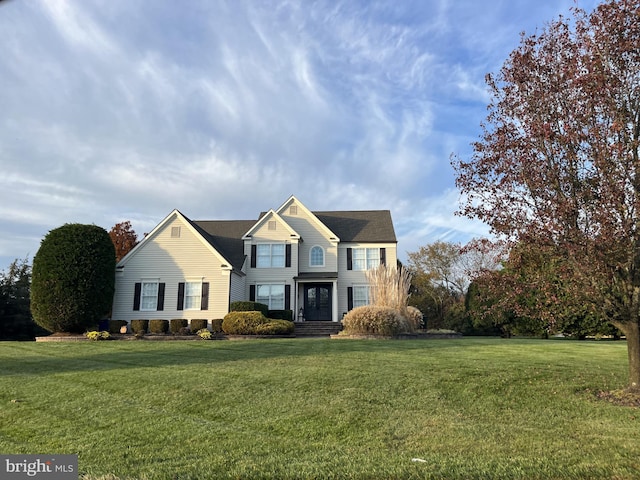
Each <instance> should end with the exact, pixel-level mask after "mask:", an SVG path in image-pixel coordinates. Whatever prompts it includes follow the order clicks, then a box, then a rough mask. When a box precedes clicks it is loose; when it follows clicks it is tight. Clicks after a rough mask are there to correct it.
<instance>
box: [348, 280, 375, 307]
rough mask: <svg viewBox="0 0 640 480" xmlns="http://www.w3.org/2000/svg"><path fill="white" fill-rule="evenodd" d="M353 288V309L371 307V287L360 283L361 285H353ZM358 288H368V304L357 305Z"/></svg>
mask: <svg viewBox="0 0 640 480" xmlns="http://www.w3.org/2000/svg"><path fill="white" fill-rule="evenodd" d="M352 288H353V308H356V307H362V306H364V305H370V304H371V285H369V284H366V283H359V284H355V285H352ZM356 288H358V289H360V288H366V291H367V302H366V303H363V304H357V305H356Z"/></svg>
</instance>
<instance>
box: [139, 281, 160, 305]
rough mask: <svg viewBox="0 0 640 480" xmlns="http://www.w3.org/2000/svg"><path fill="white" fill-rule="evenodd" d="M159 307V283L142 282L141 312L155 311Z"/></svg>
mask: <svg viewBox="0 0 640 480" xmlns="http://www.w3.org/2000/svg"><path fill="white" fill-rule="evenodd" d="M157 306H158V282H142V288H141V290H140V310H144V311H148V312H149V311H154V310H156V309H157Z"/></svg>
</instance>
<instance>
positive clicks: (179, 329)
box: [169, 318, 189, 335]
mask: <svg viewBox="0 0 640 480" xmlns="http://www.w3.org/2000/svg"><path fill="white" fill-rule="evenodd" d="M188 326H189V320H187V319H186V318H172V319H171V320H170V321H169V330H170V331H171V333H173V334H174V335H177V334H178V333H184V331H185V329H186V328H187V327H188Z"/></svg>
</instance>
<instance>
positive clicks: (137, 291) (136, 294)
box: [133, 283, 142, 310]
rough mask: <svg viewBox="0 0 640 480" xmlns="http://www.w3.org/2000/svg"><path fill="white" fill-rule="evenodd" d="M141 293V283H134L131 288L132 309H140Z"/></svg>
mask: <svg viewBox="0 0 640 480" xmlns="http://www.w3.org/2000/svg"><path fill="white" fill-rule="evenodd" d="M141 295H142V284H141V283H136V285H135V288H134V289H133V309H134V310H140V296H141Z"/></svg>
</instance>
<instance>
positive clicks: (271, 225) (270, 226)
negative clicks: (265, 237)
mask: <svg viewBox="0 0 640 480" xmlns="http://www.w3.org/2000/svg"><path fill="white" fill-rule="evenodd" d="M267 228H268V229H269V230H275V229H276V222H275V220H269V224H268V227H267Z"/></svg>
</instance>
